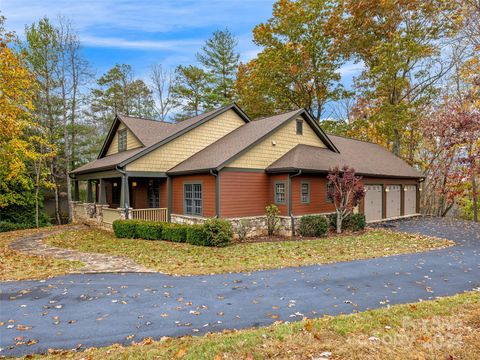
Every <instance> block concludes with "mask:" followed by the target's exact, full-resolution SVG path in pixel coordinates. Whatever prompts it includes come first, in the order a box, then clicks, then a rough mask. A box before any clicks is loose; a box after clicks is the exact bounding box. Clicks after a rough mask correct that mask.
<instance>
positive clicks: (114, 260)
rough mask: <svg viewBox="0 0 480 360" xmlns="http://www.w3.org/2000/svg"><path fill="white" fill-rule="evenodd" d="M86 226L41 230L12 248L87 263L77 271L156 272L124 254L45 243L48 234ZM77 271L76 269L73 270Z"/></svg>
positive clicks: (13, 243)
mask: <svg viewBox="0 0 480 360" xmlns="http://www.w3.org/2000/svg"><path fill="white" fill-rule="evenodd" d="M85 228H86V226H84V225H78V226H72V227H68V228H65V229H62V230H53V231H45V232H40V233H37V234H33V235H28V236H24V237H21V238H18V239H16V240H14V241H12V242H11V243H10V248H11V249H13V250H16V251H20V252H23V253H26V254H29V255H36V256H48V257H53V258H55V259H63V260H77V261H81V262H83V263H84V264H85V266H84V267H82V268H79V269H78V270H77V271H78V273H81V274H86V273H106V272H107V273H115V272H154V270H150V269H148V268H146V267H145V266H142V265H139V264H137V263H136V262H135V261H133V260H132V259H129V258H126V257H122V256H112V255H105V254H98V253H86V252H81V251H77V250H69V249H62V248H59V247H55V246H51V245H48V244H45V243H44V241H43V239H44V238H45V237H47V236H52V235H56V234H60V233H62V232H65V231H72V230H83V229H85ZM72 272H75V271H72Z"/></svg>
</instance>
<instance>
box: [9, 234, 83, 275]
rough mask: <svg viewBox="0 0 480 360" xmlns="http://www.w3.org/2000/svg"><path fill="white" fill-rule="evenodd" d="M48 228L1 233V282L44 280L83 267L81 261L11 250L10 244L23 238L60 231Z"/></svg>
mask: <svg viewBox="0 0 480 360" xmlns="http://www.w3.org/2000/svg"><path fill="white" fill-rule="evenodd" d="M58 228H59V227H46V228H41V229H28V230H19V231H9V232H4V233H0V270H1V271H0V281H6V280H28V279H44V278H47V277H52V276H60V275H65V274H68V273H71V272H72V271H75V270H78V269H79V268H81V267H83V266H84V264H83V263H82V262H80V261H70V260H59V259H53V258H49V257H45V256H33V255H27V254H24V253H21V252H18V251H14V250H12V249H10V247H9V244H10V243H11V242H12V241H13V240H15V239H17V238H19V237H21V236H26V235H31V234H36V233H38V232H43V231H48V230H50V229H58Z"/></svg>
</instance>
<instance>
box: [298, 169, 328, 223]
mask: <svg viewBox="0 0 480 360" xmlns="http://www.w3.org/2000/svg"><path fill="white" fill-rule="evenodd" d="M302 182H308V183H309V184H310V202H309V203H308V204H302V203H301V200H300V184H301V183H302ZM333 211H335V206H334V205H333V204H332V203H329V202H327V178H326V176H323V175H308V176H307V175H302V176H295V177H293V178H292V215H293V216H298V215H305V214H321V213H329V212H333Z"/></svg>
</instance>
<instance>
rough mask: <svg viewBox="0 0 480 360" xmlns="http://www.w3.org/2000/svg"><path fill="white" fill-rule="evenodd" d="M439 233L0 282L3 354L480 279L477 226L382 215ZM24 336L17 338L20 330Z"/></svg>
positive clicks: (439, 290)
mask: <svg viewBox="0 0 480 360" xmlns="http://www.w3.org/2000/svg"><path fill="white" fill-rule="evenodd" d="M388 226H393V227H394V228H395V229H398V230H401V231H409V232H421V233H424V234H431V235H436V236H442V237H445V238H448V239H451V240H454V241H456V242H457V244H458V245H457V246H454V247H450V248H447V249H442V250H435V251H431V252H426V253H417V254H410V255H399V256H392V257H384V258H378V259H370V260H361V261H352V262H344V263H337V264H329V265H316V266H305V267H298V268H286V269H278V270H268V271H258V272H253V273H244V274H225V275H221V274H220V275H210V276H190V277H171V276H167V275H162V274H140V273H136V274H135V273H131V274H91V275H69V276H64V277H58V278H54V279H49V280H43V281H18V282H11V283H3V284H2V294H1V295H0V301H1V307H0V309H1V313H0V322H3V323H4V325H2V326H0V347H1V348H3V349H2V351H1V352H0V355H22V354H28V353H33V352H37V353H38V352H46V351H47V350H48V349H49V348H62V349H72V348H77V347H78V348H80V349H82V348H85V347H91V346H97V347H98V346H106V345H110V344H113V343H124V344H129V343H131V342H132V341H140V340H141V339H143V338H145V337H153V338H155V339H159V338H160V337H162V336H181V335H198V334H202V333H206V332H211V331H221V330H223V329H233V328H235V329H240V328H246V327H253V326H255V327H256V326H265V325H268V324H271V323H273V322H275V321H277V320H284V321H296V320H301V319H302V318H303V317H304V316H307V317H321V316H323V315H325V314H329V315H336V314H340V313H351V312H354V311H363V310H366V309H372V308H378V307H385V306H388V305H393V304H398V303H407V302H415V301H419V300H427V299H434V298H435V297H437V296H448V295H453V294H456V293H461V292H464V291H470V290H472V289H476V288H479V287H480V225H479V224H473V223H469V222H461V221H453V220H446V219H436V218H420V219H409V220H403V221H397V222H394V223H391V224H389V225H388ZM19 336H20V337H23V339H22V340H20V341H19V340H15V338H17V339H18V337H19Z"/></svg>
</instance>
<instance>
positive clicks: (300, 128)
mask: <svg viewBox="0 0 480 360" xmlns="http://www.w3.org/2000/svg"><path fill="white" fill-rule="evenodd" d="M296 130H297V135H303V120H297V128H296Z"/></svg>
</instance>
